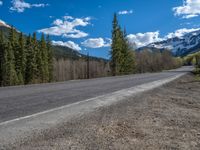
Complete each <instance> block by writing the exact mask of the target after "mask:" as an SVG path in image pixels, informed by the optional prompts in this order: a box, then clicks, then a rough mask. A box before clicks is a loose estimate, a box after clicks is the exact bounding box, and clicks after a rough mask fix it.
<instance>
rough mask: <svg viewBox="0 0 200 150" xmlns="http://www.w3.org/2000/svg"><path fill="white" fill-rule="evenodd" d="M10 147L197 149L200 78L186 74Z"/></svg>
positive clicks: (199, 142)
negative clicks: (199, 80)
mask: <svg viewBox="0 0 200 150" xmlns="http://www.w3.org/2000/svg"><path fill="white" fill-rule="evenodd" d="M10 148H11V149H21V150H23V149H24V150H27V149H29V150H31V149H34V150H35V149H40V150H41V149H44V150H46V149H48V150H51V149H81V150H83V149H87V150H88V149H89V150H95V149H152V150H155V149H181V150H183V149H185V150H189V149H194V150H199V149H200V82H197V81H196V80H195V78H194V76H192V75H185V76H184V77H182V78H180V79H178V80H176V81H174V82H172V83H169V84H167V85H165V86H162V87H160V88H157V89H155V90H152V91H149V92H146V93H143V94H141V95H137V96H136V97H134V98H132V99H127V100H124V101H122V102H120V103H117V104H115V105H112V106H109V107H104V108H101V109H98V110H96V112H94V113H92V114H89V115H87V116H82V117H80V118H79V119H76V120H73V121H71V122H66V123H64V124H62V125H59V126H57V128H54V129H49V130H46V131H44V132H43V133H41V135H33V137H32V138H30V139H27V140H25V141H23V142H22V143H17V144H15V147H12V146H10Z"/></svg>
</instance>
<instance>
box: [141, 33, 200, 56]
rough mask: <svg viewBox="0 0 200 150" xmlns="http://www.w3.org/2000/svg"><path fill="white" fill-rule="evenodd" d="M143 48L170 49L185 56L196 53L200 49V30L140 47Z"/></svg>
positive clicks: (175, 53) (176, 54)
mask: <svg viewBox="0 0 200 150" xmlns="http://www.w3.org/2000/svg"><path fill="white" fill-rule="evenodd" d="M142 49H151V50H155V49H159V50H164V49H167V50H170V51H171V52H172V54H173V55H175V56H185V55H187V54H191V53H195V52H197V51H200V30H198V31H194V32H190V33H187V34H185V35H183V36H182V37H174V38H170V39H166V40H163V41H160V42H155V43H151V44H149V45H147V46H145V47H142V48H139V50H142Z"/></svg>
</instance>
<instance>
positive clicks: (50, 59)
mask: <svg viewBox="0 0 200 150" xmlns="http://www.w3.org/2000/svg"><path fill="white" fill-rule="evenodd" d="M46 43H47V54H48V70H49V82H51V81H53V50H52V48H51V40H50V37H49V35H47V38H46Z"/></svg>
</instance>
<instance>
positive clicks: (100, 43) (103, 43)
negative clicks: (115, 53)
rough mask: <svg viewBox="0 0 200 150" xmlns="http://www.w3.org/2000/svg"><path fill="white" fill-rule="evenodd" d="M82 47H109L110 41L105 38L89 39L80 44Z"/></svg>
mask: <svg viewBox="0 0 200 150" xmlns="http://www.w3.org/2000/svg"><path fill="white" fill-rule="evenodd" d="M81 44H82V45H83V46H84V47H88V48H102V47H109V46H110V45H111V39H109V38H106V39H103V38H90V39H87V40H85V41H84V42H82V43H81Z"/></svg>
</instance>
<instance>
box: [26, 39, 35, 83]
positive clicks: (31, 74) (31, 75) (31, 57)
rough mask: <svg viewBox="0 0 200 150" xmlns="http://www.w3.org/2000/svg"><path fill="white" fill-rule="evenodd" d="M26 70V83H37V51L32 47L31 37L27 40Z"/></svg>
mask: <svg viewBox="0 0 200 150" xmlns="http://www.w3.org/2000/svg"><path fill="white" fill-rule="evenodd" d="M25 47H26V69H25V83H26V84H31V83H37V81H36V71H35V70H36V68H37V65H36V59H35V51H34V49H33V45H32V37H31V35H29V36H28V37H27V39H26V46H25Z"/></svg>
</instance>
